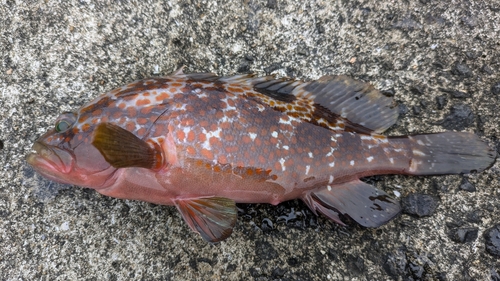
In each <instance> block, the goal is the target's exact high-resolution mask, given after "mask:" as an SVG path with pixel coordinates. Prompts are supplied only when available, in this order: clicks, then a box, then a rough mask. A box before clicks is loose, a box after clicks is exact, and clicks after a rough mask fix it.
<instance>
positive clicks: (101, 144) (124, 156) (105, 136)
mask: <svg viewBox="0 0 500 281" xmlns="http://www.w3.org/2000/svg"><path fill="white" fill-rule="evenodd" d="M92 145H93V146H94V147H95V148H97V150H99V152H101V154H102V156H103V157H104V159H106V161H108V163H109V164H111V165H112V166H113V167H115V168H127V167H141V168H147V169H153V168H155V167H157V166H159V164H161V163H160V162H161V159H162V157H161V151H157V150H155V149H153V148H152V147H151V146H150V145H149V144H148V143H146V142H145V141H143V140H141V139H140V138H138V137H137V136H136V135H134V134H133V133H131V132H129V131H127V130H125V129H123V128H122V127H120V126H117V125H114V124H111V123H102V124H99V125H97V127H96V128H95V131H94V135H93V139H92Z"/></svg>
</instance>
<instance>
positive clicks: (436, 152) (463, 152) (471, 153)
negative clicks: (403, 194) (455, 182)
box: [407, 132, 497, 175]
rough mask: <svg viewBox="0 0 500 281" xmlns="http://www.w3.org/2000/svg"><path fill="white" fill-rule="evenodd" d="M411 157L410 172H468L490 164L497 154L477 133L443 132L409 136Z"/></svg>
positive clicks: (479, 170)
mask: <svg viewBox="0 0 500 281" xmlns="http://www.w3.org/2000/svg"><path fill="white" fill-rule="evenodd" d="M408 139H409V140H410V142H411V146H410V147H411V148H412V151H413V157H412V159H411V160H410V167H409V170H408V171H407V172H408V173H409V174H411V175H443V174H462V173H463V174H468V173H471V172H481V171H483V170H484V169H487V168H488V167H490V166H491V165H492V164H493V163H494V162H495V159H496V157H497V153H496V151H495V150H493V149H491V148H490V147H489V146H488V145H487V144H486V143H485V142H483V141H481V139H479V137H478V136H476V135H474V134H471V133H458V132H444V133H437V134H425V135H416V136H409V137H408Z"/></svg>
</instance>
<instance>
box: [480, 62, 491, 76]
mask: <svg viewBox="0 0 500 281" xmlns="http://www.w3.org/2000/svg"><path fill="white" fill-rule="evenodd" d="M481 72H483V73H486V74H489V75H491V74H493V69H491V67H490V66H489V65H486V64H485V65H483V67H481Z"/></svg>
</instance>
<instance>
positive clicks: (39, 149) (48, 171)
mask: <svg viewBox="0 0 500 281" xmlns="http://www.w3.org/2000/svg"><path fill="white" fill-rule="evenodd" d="M32 149H33V151H34V152H32V153H30V154H28V156H27V157H26V161H27V162H28V164H30V165H31V166H32V167H33V168H34V169H35V170H36V171H37V172H38V173H40V174H41V175H43V176H44V177H46V178H48V179H50V180H53V181H56V182H60V183H71V182H69V181H67V180H65V178H66V177H65V176H64V175H67V174H69V173H70V172H71V171H72V170H73V166H74V157H73V156H72V155H71V154H70V153H69V152H67V151H64V150H62V149H59V148H56V147H48V146H46V145H44V144H43V143H41V142H39V141H36V142H35V143H34V144H33V147H32Z"/></svg>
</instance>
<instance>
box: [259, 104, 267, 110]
mask: <svg viewBox="0 0 500 281" xmlns="http://www.w3.org/2000/svg"><path fill="white" fill-rule="evenodd" d="M265 109H266V108H265V107H264V106H263V105H262V104H257V110H259V112H262V111H264V110H265Z"/></svg>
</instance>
